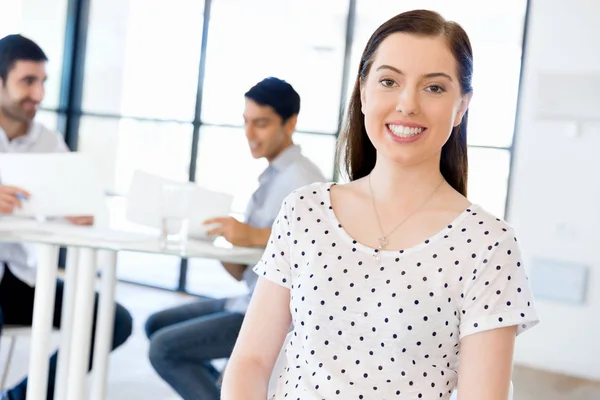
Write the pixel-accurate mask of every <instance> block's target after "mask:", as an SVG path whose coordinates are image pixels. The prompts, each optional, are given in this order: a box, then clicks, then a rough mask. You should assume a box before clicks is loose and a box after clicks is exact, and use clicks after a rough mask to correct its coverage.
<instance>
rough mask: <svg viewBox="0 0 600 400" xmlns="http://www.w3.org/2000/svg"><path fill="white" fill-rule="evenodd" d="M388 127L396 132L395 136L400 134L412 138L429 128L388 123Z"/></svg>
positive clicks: (393, 132) (392, 131)
mask: <svg viewBox="0 0 600 400" xmlns="http://www.w3.org/2000/svg"><path fill="white" fill-rule="evenodd" d="M386 127H387V128H388V130H389V131H390V132H391V133H392V134H394V136H398V137H400V138H411V137H413V136H417V135H418V134H420V133H423V131H424V130H426V129H427V128H423V127H410V126H404V125H396V124H386Z"/></svg>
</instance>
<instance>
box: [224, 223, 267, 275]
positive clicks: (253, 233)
mask: <svg viewBox="0 0 600 400" xmlns="http://www.w3.org/2000/svg"><path fill="white" fill-rule="evenodd" d="M249 228H250V230H249V231H248V232H249V233H248V235H249V239H250V243H251V244H250V246H252V247H266V246H267V242H268V241H269V237H270V236H271V228H252V227H249ZM232 244H234V245H235V243H232ZM221 264H222V265H223V268H225V270H226V271H227V272H229V275H231V276H233V277H234V278H235V279H236V280H238V281H241V280H242V279H243V278H244V271H246V268H248V266H247V265H245V264H233V263H225V262H224V263H221Z"/></svg>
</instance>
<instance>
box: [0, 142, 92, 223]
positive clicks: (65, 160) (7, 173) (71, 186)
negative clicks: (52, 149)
mask: <svg viewBox="0 0 600 400" xmlns="http://www.w3.org/2000/svg"><path fill="white" fill-rule="evenodd" d="M0 182H2V184H3V185H9V186H17V187H20V188H21V189H24V190H26V191H27V192H29V193H30V194H31V197H30V198H29V199H27V200H24V201H22V205H23V206H22V208H19V209H16V210H15V211H14V215H17V216H30V217H39V216H44V217H64V216H78V215H96V214H98V213H100V212H101V210H102V207H103V205H104V192H103V190H102V187H101V186H100V184H99V182H100V181H99V179H98V172H97V170H96V167H95V165H94V163H93V161H92V159H91V158H90V157H89V156H88V155H86V154H82V153H2V154H0Z"/></svg>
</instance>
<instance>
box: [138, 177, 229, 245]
mask: <svg viewBox="0 0 600 400" xmlns="http://www.w3.org/2000/svg"><path fill="white" fill-rule="evenodd" d="M170 184H181V182H176V181H173V180H169V179H165V178H161V177H159V176H156V175H152V174H148V173H146V172H143V171H139V170H138V171H135V173H134V175H133V179H132V182H131V186H130V188H129V192H128V193H127V219H128V220H129V221H131V222H134V223H137V224H141V225H145V226H149V227H152V228H157V229H160V226H161V220H162V210H161V209H162V207H161V195H162V188H163V186H164V185H170ZM187 185H189V186H190V187H192V188H193V191H192V193H191V196H192V199H191V204H192V206H191V210H190V213H189V215H188V216H187V217H188V219H189V236H190V237H196V238H205V237H206V232H207V229H208V228H210V227H206V226H204V225H203V223H204V221H206V220H207V219H209V218H214V217H225V216H228V215H229V213H230V212H231V204H232V203H233V196H231V195H230V194H227V193H219V192H214V191H211V190H208V189H205V188H202V187H200V186H198V185H196V184H195V183H187Z"/></svg>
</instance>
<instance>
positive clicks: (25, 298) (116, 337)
mask: <svg viewBox="0 0 600 400" xmlns="http://www.w3.org/2000/svg"><path fill="white" fill-rule="evenodd" d="M63 291H64V283H63V281H61V280H57V282H56V295H55V298H54V317H53V321H52V323H53V326H54V327H55V328H60V321H61V311H62V298H63ZM34 296H35V288H32V287H30V286H28V285H27V284H25V283H23V282H21V281H20V280H19V279H17V278H16V277H15V276H14V275H13V274H12V273H11V272H10V270H9V269H8V268H5V269H4V276H3V277H2V281H1V282H0V332H1V331H2V326H3V325H4V324H10V325H26V326H31V323H32V319H33V299H34ZM97 310H98V294H97V293H96V298H95V303H94V319H93V321H94V323H93V326H92V344H91V346H92V350H91V353H90V364H89V367H88V371H89V370H90V369H91V368H92V357H93V354H94V335H95V332H96V316H97ZM131 327H132V318H131V315H130V314H129V312H128V311H127V310H126V309H125V308H124V307H123V306H121V305H120V304H117V305H116V312H115V324H114V330H113V343H112V348H113V349H115V348H117V347H119V346H120V345H121V344H123V343H124V342H125V341H126V340H127V338H128V337H129V336H130V335H131ZM57 357H58V353H54V354H53V355H52V357H50V369H49V376H48V390H47V393H46V400H53V399H54V380H55V376H56V361H57ZM26 395H27V378H25V379H23V380H22V381H21V382H20V383H19V384H18V385H16V386H15V387H14V388H12V389H10V390H9V391H8V396H9V399H11V400H25V397H26Z"/></svg>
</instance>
